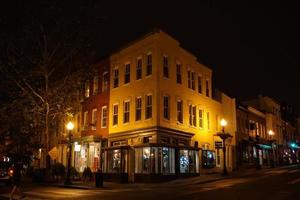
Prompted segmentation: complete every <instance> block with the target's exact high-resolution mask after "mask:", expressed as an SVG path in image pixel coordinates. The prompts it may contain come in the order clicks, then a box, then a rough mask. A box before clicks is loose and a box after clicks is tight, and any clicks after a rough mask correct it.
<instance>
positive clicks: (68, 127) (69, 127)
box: [66, 122, 74, 131]
mask: <svg viewBox="0 0 300 200" xmlns="http://www.w3.org/2000/svg"><path fill="white" fill-rule="evenodd" d="M66 127H67V129H68V130H69V131H71V130H73V128H74V124H73V123H72V122H69V123H68V124H67V126H66Z"/></svg>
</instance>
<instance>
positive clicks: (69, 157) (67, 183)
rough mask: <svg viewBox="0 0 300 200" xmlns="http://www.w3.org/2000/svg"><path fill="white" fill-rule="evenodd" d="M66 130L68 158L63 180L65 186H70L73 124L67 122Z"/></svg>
mask: <svg viewBox="0 0 300 200" xmlns="http://www.w3.org/2000/svg"><path fill="white" fill-rule="evenodd" d="M66 127H67V130H68V136H69V139H68V148H69V156H68V166H67V177H66V180H65V183H64V184H65V185H70V184H71V179H70V168H71V157H72V142H71V139H72V138H71V137H72V130H73V128H74V124H73V123H72V122H69V123H68V124H67V125H66Z"/></svg>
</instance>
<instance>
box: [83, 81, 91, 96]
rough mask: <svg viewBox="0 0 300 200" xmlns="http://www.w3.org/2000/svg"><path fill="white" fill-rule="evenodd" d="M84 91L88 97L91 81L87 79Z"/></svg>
mask: <svg viewBox="0 0 300 200" xmlns="http://www.w3.org/2000/svg"><path fill="white" fill-rule="evenodd" d="M84 91H85V92H84V96H85V97H86V98H88V97H89V96H90V82H89V81H88V80H87V81H85V86H84Z"/></svg>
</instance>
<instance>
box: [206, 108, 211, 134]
mask: <svg viewBox="0 0 300 200" xmlns="http://www.w3.org/2000/svg"><path fill="white" fill-rule="evenodd" d="M206 119H207V129H208V130H209V129H210V118H209V112H207V113H206Z"/></svg>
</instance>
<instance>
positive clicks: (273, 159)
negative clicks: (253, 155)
mask: <svg viewBox="0 0 300 200" xmlns="http://www.w3.org/2000/svg"><path fill="white" fill-rule="evenodd" d="M268 134H269V136H270V141H271V145H272V154H273V158H272V160H271V167H274V164H275V149H274V144H273V143H274V140H273V135H274V131H272V130H269V131H268Z"/></svg>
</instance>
